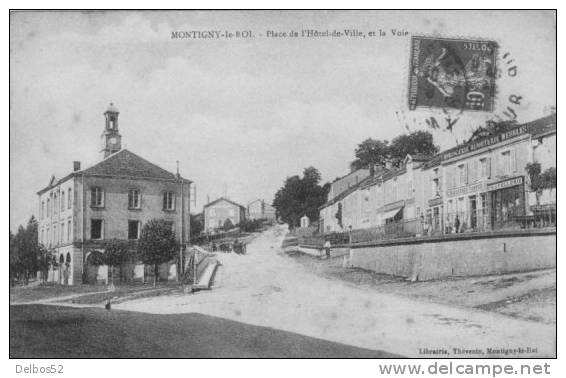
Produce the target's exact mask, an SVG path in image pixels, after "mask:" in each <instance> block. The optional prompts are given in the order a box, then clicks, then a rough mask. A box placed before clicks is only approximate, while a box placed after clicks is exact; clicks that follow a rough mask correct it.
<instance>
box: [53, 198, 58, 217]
mask: <svg viewBox="0 0 566 378" xmlns="http://www.w3.org/2000/svg"><path fill="white" fill-rule="evenodd" d="M58 205H59V202H57V193H55V194H54V195H53V214H57V209H59V206H58Z"/></svg>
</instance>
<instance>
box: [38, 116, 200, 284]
mask: <svg viewBox="0 0 566 378" xmlns="http://www.w3.org/2000/svg"><path fill="white" fill-rule="evenodd" d="M109 113H111V114H112V115H113V117H112V118H111V119H112V120H113V121H114V123H111V124H110V125H111V126H112V133H118V125H117V114H118V112H117V109H116V108H115V107H113V106H111V107H110V108H109V110H108V111H107V112H106V113H105V116H106V126H105V132H104V133H103V140H106V141H107V143H108V144H109V145H108V147H107V148H103V149H102V150H101V152H102V153H103V155H102V156H103V157H104V159H103V160H102V161H100V162H99V163H97V164H95V165H93V166H91V167H89V168H87V169H84V170H81V169H80V164H79V163H78V162H74V164H73V169H74V171H73V172H72V173H71V174H69V175H67V176H65V177H63V178H62V179H60V180H57V179H56V178H55V177H52V178H51V180H50V182H49V185H48V186H47V187H46V188H44V189H42V190H40V191H39V192H38V204H39V214H40V217H39V225H38V226H39V227H38V229H39V231H38V237H39V242H40V243H41V244H43V245H45V246H46V247H47V248H48V249H50V250H51V251H52V253H53V255H54V256H55V257H56V258H57V261H61V262H62V264H59V267H57V268H56V269H55V271H54V272H51V273H50V279H51V280H52V281H58V282H60V283H63V284H69V285H73V284H76V283H80V282H83V281H84V280H85V278H86V276H88V274H87V272H88V269H87V266H86V265H87V264H88V261H87V260H88V259H87V258H88V255H89V254H90V253H91V252H93V251H98V252H102V253H104V250H105V245H106V243H107V242H108V241H109V240H111V239H123V240H129V242H130V245H131V246H132V248H135V245H136V241H137V239H138V238H139V235H140V231H141V228H142V227H143V225H144V224H145V223H146V222H148V221H149V220H151V219H165V220H167V221H169V222H171V227H172V228H173V230H174V232H175V235H176V237H177V238H178V239H179V242H180V244H181V248H182V249H184V248H185V246H186V245H187V243H188V242H189V240H190V221H189V211H190V194H189V193H190V185H191V181H190V180H186V179H184V178H182V177H181V176H180V175H178V174H177V175H175V174H173V173H170V172H168V171H166V170H164V169H162V168H160V167H157V166H155V165H154V164H152V163H150V162H148V161H146V160H144V159H143V158H141V157H139V156H137V155H136V154H134V153H132V152H130V151H128V150H125V149H123V150H121V149H119V148H120V143H117V142H119V139H116V138H115V137H114V136H112V133H108V127H109ZM180 252H181V251H180ZM97 271H98V270H97Z"/></svg>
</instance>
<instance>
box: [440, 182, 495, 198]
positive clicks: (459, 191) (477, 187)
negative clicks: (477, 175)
mask: <svg viewBox="0 0 566 378" xmlns="http://www.w3.org/2000/svg"><path fill="white" fill-rule="evenodd" d="M485 191H487V184H486V183H485V182H479V183H477V184H473V185H468V186H461V187H459V188H454V189H448V190H447V191H446V195H447V197H456V196H462V195H465V194H468V193H475V192H485Z"/></svg>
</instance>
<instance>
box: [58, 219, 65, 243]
mask: <svg viewBox="0 0 566 378" xmlns="http://www.w3.org/2000/svg"><path fill="white" fill-rule="evenodd" d="M60 230H61V231H60V232H59V243H63V241H65V222H61V228H60Z"/></svg>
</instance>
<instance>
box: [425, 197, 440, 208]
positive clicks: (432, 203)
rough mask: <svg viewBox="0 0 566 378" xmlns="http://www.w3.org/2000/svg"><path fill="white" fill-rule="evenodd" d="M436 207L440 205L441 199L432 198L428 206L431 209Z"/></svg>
mask: <svg viewBox="0 0 566 378" xmlns="http://www.w3.org/2000/svg"><path fill="white" fill-rule="evenodd" d="M438 205H442V197H438V198H433V199H431V200H428V206H430V207H433V206H438Z"/></svg>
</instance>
